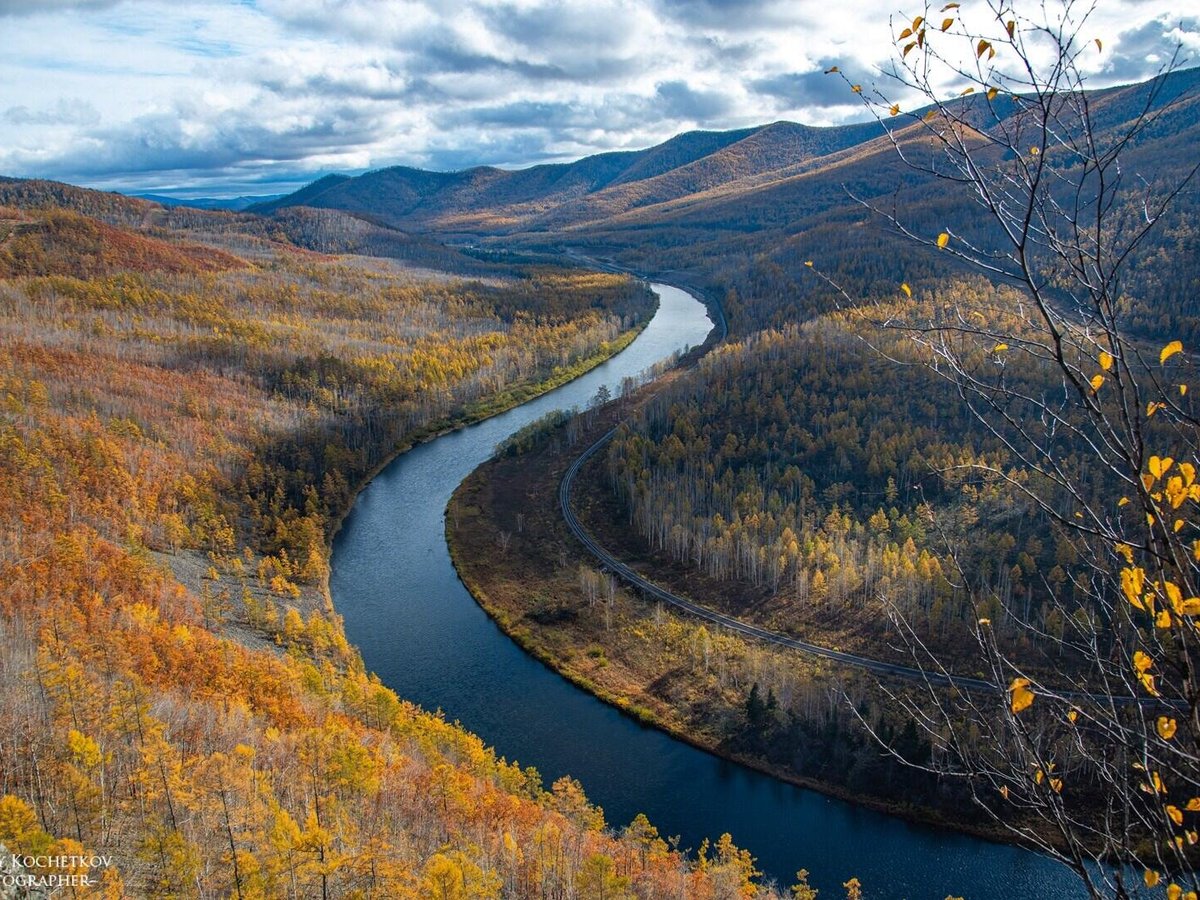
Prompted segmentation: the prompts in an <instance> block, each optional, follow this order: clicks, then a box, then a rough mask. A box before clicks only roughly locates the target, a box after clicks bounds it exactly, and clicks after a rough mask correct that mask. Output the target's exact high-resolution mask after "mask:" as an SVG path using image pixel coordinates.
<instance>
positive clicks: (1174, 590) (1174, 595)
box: [1163, 581, 1183, 613]
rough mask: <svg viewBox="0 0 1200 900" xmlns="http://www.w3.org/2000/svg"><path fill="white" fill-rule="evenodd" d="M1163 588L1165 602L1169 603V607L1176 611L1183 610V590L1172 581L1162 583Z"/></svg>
mask: <svg viewBox="0 0 1200 900" xmlns="http://www.w3.org/2000/svg"><path fill="white" fill-rule="evenodd" d="M1163 590H1164V591H1165V592H1166V594H1167V602H1168V603H1170V604H1171V609H1173V610H1175V612H1177V613H1181V612H1183V591H1181V590H1180V589H1179V585H1177V584H1176V583H1175V582H1173V581H1167V582H1164V583H1163Z"/></svg>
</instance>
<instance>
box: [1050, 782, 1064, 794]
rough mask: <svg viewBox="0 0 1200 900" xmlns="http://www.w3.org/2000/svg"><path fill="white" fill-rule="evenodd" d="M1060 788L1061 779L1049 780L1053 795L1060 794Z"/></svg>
mask: <svg viewBox="0 0 1200 900" xmlns="http://www.w3.org/2000/svg"><path fill="white" fill-rule="evenodd" d="M1062 787H1063V780H1062V779H1061V778H1051V779H1050V789H1051V790H1053V791H1054V793H1056V794H1061V793H1062Z"/></svg>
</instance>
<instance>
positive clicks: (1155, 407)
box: [1146, 400, 1167, 419]
mask: <svg viewBox="0 0 1200 900" xmlns="http://www.w3.org/2000/svg"><path fill="white" fill-rule="evenodd" d="M1166 405H1167V404H1165V403H1163V402H1162V401H1161V400H1151V401H1150V402H1149V403H1147V404H1146V418H1147V419H1148V418H1150V417H1151V416H1152V415H1154V414H1155V413H1156V412H1158V411H1159V410H1160V409H1163V408H1164V407H1165V406H1166Z"/></svg>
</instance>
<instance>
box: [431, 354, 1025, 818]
mask: <svg viewBox="0 0 1200 900" xmlns="http://www.w3.org/2000/svg"><path fill="white" fill-rule="evenodd" d="M676 375H677V373H676V372H669V373H667V374H666V375H665V376H663V378H662V379H660V381H658V382H656V383H654V384H652V385H648V386H646V387H645V388H643V389H642V390H641V391H640V392H639V393H638V395H636V396H635V397H634V398H631V399H629V400H627V401H624V402H617V403H613V404H610V405H609V406H608V407H606V408H605V409H603V410H599V411H594V412H591V413H589V414H587V415H585V416H584V421H585V426H586V427H584V428H583V429H582V430H581V431H579V433H578V434H576V435H574V440H571V439H570V438H569V437H568V435H567V433H566V430H564V429H559V430H558V431H557V432H554V433H550V434H547V435H545V436H544V438H543V439H542V441H541V442H540V444H539V445H537V446H535V447H534V448H533V449H532V450H531V451H529V452H528V453H526V454H524V455H521V456H519V457H502V458H498V459H493V460H491V461H489V462H487V463H485V464H484V465H483V466H481V467H480V468H478V469H477V470H475V472H473V473H472V474H471V475H470V476H469V477H468V478H467V479H466V480H465V481H464V482H463V483H462V484H461V485H460V486H459V488H458V489H457V490H456V492H455V494H454V496H453V498H452V499H451V501H450V504H449V505H448V507H447V516H446V538H447V543H448V545H449V547H450V555H451V559H452V561H453V563H454V565H455V568H456V570H457V571H458V574H459V577H460V578H461V580H462V581H463V583H464V584H465V585H466V586H467V588H468V589H469V590H470V592H471V594H472V595H473V596H474V598H475V599H476V601H477V602H478V603H479V605H480V606H481V607H482V608H483V609H484V610H485V611H486V612H487V613H488V615H489V616H491V617H492V619H493V620H494V621H495V622H496V623H497V625H499V627H500V628H501V629H502V630H503V631H504V632H505V633H506V634H507V635H509V637H511V638H513V639H514V640H515V641H516V642H517V643H518V644H519V645H520V646H521V647H522V648H523V649H524V650H525V651H526V652H528V653H529V654H531V655H532V656H534V657H536V658H537V659H538V660H540V661H541V662H543V663H544V664H545V665H547V666H549V667H550V668H551V669H553V670H554V671H555V672H557V673H558V674H560V675H562V676H563V677H565V678H567V679H569V680H570V681H572V682H573V683H575V684H576V685H578V686H579V687H581V688H583V689H584V690H586V691H588V692H589V693H591V694H592V695H593V696H595V697H597V698H599V699H601V700H603V701H604V702H606V703H608V704H610V705H612V706H615V707H617V708H618V709H620V710H622V711H623V712H625V713H626V714H628V715H630V716H632V717H634V718H635V719H637V720H638V721H640V722H642V723H644V724H646V725H651V726H653V727H656V728H659V729H661V730H663V731H665V732H667V733H668V734H670V735H672V736H673V737H675V738H678V739H680V740H682V741H685V742H687V743H688V744H690V745H692V746H695V747H698V748H700V749H703V750H705V751H708V752H710V753H713V754H715V755H717V756H720V757H722V758H724V759H728V760H732V761H734V762H737V763H740V764H742V765H746V766H749V767H751V768H754V769H756V770H758V771H762V772H765V773H767V774H770V775H772V776H774V777H776V778H779V779H781V780H784V781H787V782H789V783H792V784H797V785H800V786H802V787H806V788H811V789H815V790H818V791H820V792H821V793H824V794H826V795H829V796H833V797H837V798H839V799H842V800H847V801H850V802H853V803H855V804H858V805H861V806H865V807H867V808H869V809H873V810H877V811H880V812H884V813H887V814H889V815H894V816H897V817H900V818H903V819H905V820H906V821H910V822H919V823H923V824H931V825H935V826H939V827H948V828H953V829H955V830H958V831H962V832H964V833H967V834H971V835H974V836H977V837H984V838H987V839H990V840H996V841H1005V840H1006V839H1007V838H1009V835H1008V834H1007V832H1003V831H1001V830H999V829H997V828H995V827H994V826H992V825H991V824H990V822H988V821H987V820H985V819H984V818H983V814H982V813H981V812H980V811H979V810H978V808H977V807H975V806H974V805H973V804H972V803H971V802H970V801H969V799H968V798H966V797H964V796H962V795H961V793H960V792H959V791H958V790H956V789H955V787H954V786H951V787H949V788H946V787H944V786H939V785H938V784H937V783H936V782H933V781H932V779H930V778H928V777H926V776H923V775H920V774H919V773H915V772H914V770H912V769H910V768H907V767H902V766H899V765H896V764H892V763H885V762H884V761H883V760H882V759H881V748H880V747H879V745H878V744H877V743H876V742H874V741H873V739H871V738H870V737H869V736H867V735H866V733H865V731H863V730H862V729H858V730H857V732H856V730H855V729H854V727H853V723H852V722H851V721H850V718H852V717H850V718H841V714H840V713H839V710H844V708H845V706H846V704H845V702H844V700H845V698H847V697H849V698H853V699H854V700H855V701H856V705H858V706H860V707H862V706H863V705H864V704H865V706H866V708H867V709H868V715H871V712H870V711H871V710H873V711H874V712H875V713H876V715H877V719H876V721H873V722H872V725H873V727H876V728H877V729H880V730H882V731H883V732H884V733H892V734H895V735H896V736H897V739H898V740H902V741H903V740H907V741H910V742H911V741H912V740H913V739H914V738H916V736H915V734H909V735H906V734H905V731H904V724H903V723H901V722H898V721H889V717H888V716H887V715H886V713H885V712H884V707H885V706H886V704H885V702H884V698H882V697H881V696H880V695H879V694H878V692H877V690H876V689H875V685H874V682H873V680H872V679H871V678H870V677H869V676H867V675H865V674H863V673H860V672H856V671H853V670H847V669H845V668H844V667H839V666H835V665H833V664H831V663H829V662H827V661H823V660H816V659H812V658H809V657H805V656H803V655H801V654H798V653H795V652H792V651H787V650H781V649H776V648H771V647H768V646H764V645H761V644H759V643H758V642H754V641H749V640H745V639H743V638H741V637H739V636H737V635H733V634H729V633H723V632H721V631H719V630H718V631H710V630H709V629H707V628H705V627H704V625H703V624H701V623H699V622H697V621H693V620H690V619H687V618H684V617H682V616H678V615H675V614H674V613H672V612H671V611H670V610H669V609H668V608H664V607H662V606H657V605H651V604H649V603H648V602H646V601H645V600H643V599H641V598H640V597H634V596H631V595H630V594H629V593H627V592H626V591H625V590H623V589H622V588H620V587H616V589H615V590H613V589H612V588H610V587H609V585H608V582H607V580H606V578H605V576H604V575H603V573H599V572H597V571H596V570H595V569H594V568H593V565H594V563H593V561H592V560H591V558H590V557H588V556H587V555H586V554H585V552H584V551H583V548H582V547H581V546H580V545H579V544H578V542H577V541H576V540H575V538H574V537H573V536H572V535H571V534H570V532H569V531H568V530H567V528H566V526H565V524H564V523H563V522H562V519H561V516H560V515H559V510H558V505H557V502H556V491H557V487H558V484H559V482H560V480H561V478H562V475H563V473H564V472H565V470H566V468H567V467H568V466H569V465H570V463H571V462H572V461H573V460H574V459H575V458H576V457H577V456H578V454H579V453H580V452H582V450H583V449H584V448H585V447H587V446H589V444H590V443H591V441H593V440H595V439H596V438H598V437H599V436H600V435H602V434H603V433H604V432H605V431H607V430H608V429H609V428H611V427H612V426H613V425H614V424H616V423H617V422H618V421H619V420H620V419H621V418H623V416H624V415H625V414H626V413H627V408H628V403H636V402H640V401H643V400H644V399H645V398H646V397H647V396H649V395H650V394H651V393H653V392H654V391H656V390H658V389H660V388H661V387H663V386H664V385H665V384H667V383H669V381H670V380H671V379H672V378H674V377H676ZM594 465H600V464H599V463H598V462H597V463H594ZM591 477H602V476H598V473H596V472H592V473H591ZM593 512H594V511H593ZM608 514H611V510H609V511H608ZM752 693H753V694H754V695H755V696H756V697H757V700H755V699H752V698H751V694H752ZM831 722H832V723H833V727H832V730H831V727H830V724H831ZM913 749H915V750H916V751H917V752H918V753H919V752H920V748H919V747H918V746H914V748H913ZM837 775H841V776H842V778H841V780H838V779H837V778H836V777H831V776H837ZM913 797H923V798H925V802H923V803H915V802H912V800H911V798H913ZM951 810H954V811H957V812H959V813H960V814H959V815H954V814H951V812H950V811H951Z"/></svg>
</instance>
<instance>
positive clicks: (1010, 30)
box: [1004, 19, 1017, 40]
mask: <svg viewBox="0 0 1200 900" xmlns="http://www.w3.org/2000/svg"><path fill="white" fill-rule="evenodd" d="M1004 28H1005V30H1006V31H1007V32H1008V37H1009V39H1010V40H1011V39H1012V36H1013V34H1014V32H1016V30H1017V22H1016V20H1015V19H1010V20H1009V22H1008V24H1007V25H1005V26H1004Z"/></svg>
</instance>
